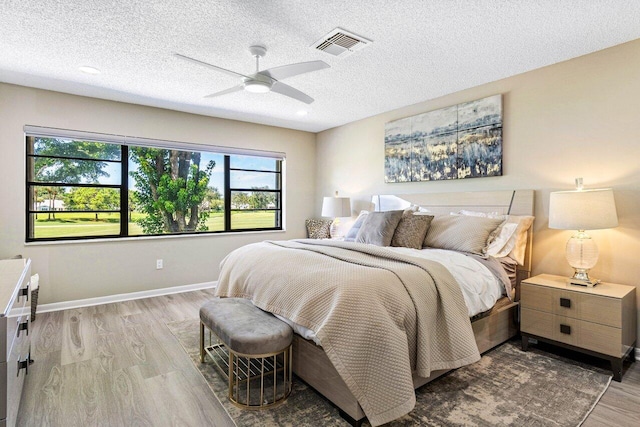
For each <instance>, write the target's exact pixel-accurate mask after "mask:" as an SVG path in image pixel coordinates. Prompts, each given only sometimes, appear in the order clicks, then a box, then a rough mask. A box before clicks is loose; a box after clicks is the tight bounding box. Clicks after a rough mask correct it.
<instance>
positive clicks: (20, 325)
mask: <svg viewBox="0 0 640 427" xmlns="http://www.w3.org/2000/svg"><path fill="white" fill-rule="evenodd" d="M20 331H27V336H29V318H28V317H27V320H25V321H24V322H22V323H18V331H17V333H16V336H17V337H18V338H19V337H20Z"/></svg>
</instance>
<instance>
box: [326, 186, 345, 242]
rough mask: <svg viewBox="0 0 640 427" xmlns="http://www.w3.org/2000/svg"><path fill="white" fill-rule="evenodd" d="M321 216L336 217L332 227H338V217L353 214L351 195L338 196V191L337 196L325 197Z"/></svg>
mask: <svg viewBox="0 0 640 427" xmlns="http://www.w3.org/2000/svg"><path fill="white" fill-rule="evenodd" d="M321 216H323V217H328V218H334V221H333V224H332V229H336V228H337V226H338V222H339V220H338V219H337V218H342V217H347V216H351V199H350V198H349V197H338V192H337V191H336V195H335V197H325V198H324V199H323V200H322V214H321ZM332 235H333V234H332Z"/></svg>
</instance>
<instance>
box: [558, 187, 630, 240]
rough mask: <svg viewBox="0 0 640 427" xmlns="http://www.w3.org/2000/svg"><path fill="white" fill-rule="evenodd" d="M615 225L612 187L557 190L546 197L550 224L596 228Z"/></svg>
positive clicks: (615, 213) (562, 227) (615, 215)
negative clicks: (548, 197) (547, 198)
mask: <svg viewBox="0 0 640 427" xmlns="http://www.w3.org/2000/svg"><path fill="white" fill-rule="evenodd" d="M617 226H618V214H617V212H616V203H615V200H614V198H613V190H612V189H611V188H605V189H599V190H578V191H556V192H553V193H551V197H550V199H549V228H556V229H560V230H599V229H602V228H613V227H617Z"/></svg>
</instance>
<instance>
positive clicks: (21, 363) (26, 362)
mask: <svg viewBox="0 0 640 427" xmlns="http://www.w3.org/2000/svg"><path fill="white" fill-rule="evenodd" d="M23 369H24V374H25V375H29V356H27V357H26V358H25V359H24V360H18V372H17V374H16V377H19V376H20V371H21V370H23Z"/></svg>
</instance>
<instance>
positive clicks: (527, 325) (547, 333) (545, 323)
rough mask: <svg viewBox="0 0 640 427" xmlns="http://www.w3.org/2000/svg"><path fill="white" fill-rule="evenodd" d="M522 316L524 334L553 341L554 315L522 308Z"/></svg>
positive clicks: (521, 324)
mask: <svg viewBox="0 0 640 427" xmlns="http://www.w3.org/2000/svg"><path fill="white" fill-rule="evenodd" d="M520 316H521V321H520V329H521V330H522V332H526V333H529V334H533V335H538V336H541V337H545V338H550V339H553V314H551V313H545V312H544V311H538V310H531V309H529V308H525V307H522V309H521V311H520Z"/></svg>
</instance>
